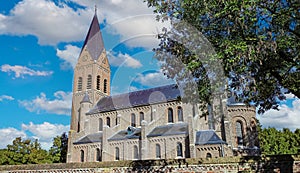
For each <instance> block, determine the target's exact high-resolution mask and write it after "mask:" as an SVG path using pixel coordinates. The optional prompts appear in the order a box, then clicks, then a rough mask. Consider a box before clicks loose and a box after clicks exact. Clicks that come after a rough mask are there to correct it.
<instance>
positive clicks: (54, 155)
mask: <svg viewBox="0 0 300 173" xmlns="http://www.w3.org/2000/svg"><path fill="white" fill-rule="evenodd" d="M67 148H68V136H67V135H66V133H63V134H62V135H61V136H56V137H55V138H54V139H53V145H52V147H51V148H50V150H49V154H50V155H51V160H52V162H53V163H65V162H66V159H67Z"/></svg>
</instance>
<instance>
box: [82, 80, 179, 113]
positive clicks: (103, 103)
mask: <svg viewBox="0 0 300 173" xmlns="http://www.w3.org/2000/svg"><path fill="white" fill-rule="evenodd" d="M180 96H181V95H180V90H179V88H178V86H177V85H176V84H172V85H166V86H161V87H157V88H151V89H146V90H141V91H135V92H130V93H125V94H120V95H114V96H107V97H103V98H102V99H100V100H99V101H98V103H97V104H96V105H95V106H94V107H93V108H92V109H91V110H90V111H89V112H88V113H87V114H94V113H99V112H108V111H113V110H119V109H124V108H130V107H136V106H145V105H150V104H154V103H163V102H168V101H175V100H178V99H179V97H180Z"/></svg>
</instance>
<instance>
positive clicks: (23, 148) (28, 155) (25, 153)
mask: <svg viewBox="0 0 300 173" xmlns="http://www.w3.org/2000/svg"><path fill="white" fill-rule="evenodd" d="M0 158H1V159H0V164H2V165H18V164H39V163H51V160H50V158H49V155H48V152H47V151H46V150H44V149H42V148H41V145H40V143H38V140H35V141H31V140H29V139H25V140H22V138H21V137H17V138H16V139H15V140H14V141H13V142H12V144H10V145H7V148H6V149H2V150H1V151H0Z"/></svg>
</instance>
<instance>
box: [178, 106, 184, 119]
mask: <svg viewBox="0 0 300 173" xmlns="http://www.w3.org/2000/svg"><path fill="white" fill-rule="evenodd" d="M177 115H178V121H183V112H182V107H180V106H179V107H178V108H177Z"/></svg>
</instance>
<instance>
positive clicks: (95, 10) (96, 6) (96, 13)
mask: <svg viewBox="0 0 300 173" xmlns="http://www.w3.org/2000/svg"><path fill="white" fill-rule="evenodd" d="M96 14H97V5H96V4H95V15H96Z"/></svg>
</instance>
